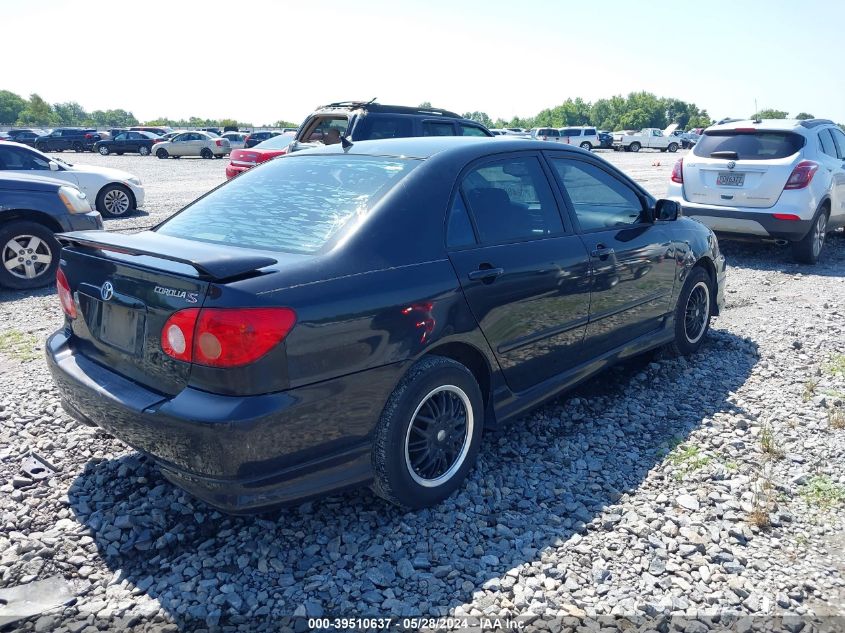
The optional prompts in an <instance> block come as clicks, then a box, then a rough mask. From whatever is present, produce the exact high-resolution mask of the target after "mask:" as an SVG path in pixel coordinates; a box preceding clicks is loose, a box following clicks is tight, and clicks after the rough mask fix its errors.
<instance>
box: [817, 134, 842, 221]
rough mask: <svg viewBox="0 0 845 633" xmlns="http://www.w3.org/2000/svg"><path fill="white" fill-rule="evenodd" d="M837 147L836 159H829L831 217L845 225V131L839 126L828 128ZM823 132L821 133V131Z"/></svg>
mask: <svg viewBox="0 0 845 633" xmlns="http://www.w3.org/2000/svg"><path fill="white" fill-rule="evenodd" d="M822 132H828V133H829V134H830V137H831V139H833V144H834V146H835V148H836V160H830V161H828V165H827V167H828V169H830V171H831V179H832V185H831V190H830V219H831V224H832V225H833V226H834V227H836V226H842V225H845V132H842V130H840V129H839V128H827V129H825V130H823V131H822ZM820 134H821V133H820Z"/></svg>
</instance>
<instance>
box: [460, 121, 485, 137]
mask: <svg viewBox="0 0 845 633" xmlns="http://www.w3.org/2000/svg"><path fill="white" fill-rule="evenodd" d="M458 127H459V128H460V129H461V135H462V136H487V134H485V133H484V130H482V129H481V128H480V127H478V126H476V125H469V124H467V123H459V124H458Z"/></svg>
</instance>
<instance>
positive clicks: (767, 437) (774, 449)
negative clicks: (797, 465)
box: [760, 424, 783, 459]
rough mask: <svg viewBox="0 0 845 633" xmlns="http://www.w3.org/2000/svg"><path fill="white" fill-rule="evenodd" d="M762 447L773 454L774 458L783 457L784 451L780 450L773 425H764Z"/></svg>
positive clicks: (769, 453)
mask: <svg viewBox="0 0 845 633" xmlns="http://www.w3.org/2000/svg"><path fill="white" fill-rule="evenodd" d="M760 447H761V448H762V449H763V452H764V453H766V454H767V455H769V456H771V457H772V459H780V458H781V457H783V451H782V450H780V447H779V446H778V443H777V440H775V434H774V431H773V430H772V427H771V426H769V425H768V424H765V425H763V428H762V429H761V430H760Z"/></svg>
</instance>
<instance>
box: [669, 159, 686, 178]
mask: <svg viewBox="0 0 845 633" xmlns="http://www.w3.org/2000/svg"><path fill="white" fill-rule="evenodd" d="M672 182H677V183H680V184H683V183H684V159H683V158H679V159H678V160H676V161H675V166H674V167H672Z"/></svg>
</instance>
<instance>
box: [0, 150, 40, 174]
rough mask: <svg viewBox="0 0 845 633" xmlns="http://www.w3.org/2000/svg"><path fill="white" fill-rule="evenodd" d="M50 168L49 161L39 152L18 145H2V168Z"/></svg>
mask: <svg viewBox="0 0 845 633" xmlns="http://www.w3.org/2000/svg"><path fill="white" fill-rule="evenodd" d="M49 169H50V163H49V161H47V160H46V159H45V158H42V157H41V156H39V155H38V154H33V153H32V152H27V151H25V150H21V149H18V148H17V147H0V170H17V171H43V170H49Z"/></svg>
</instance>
